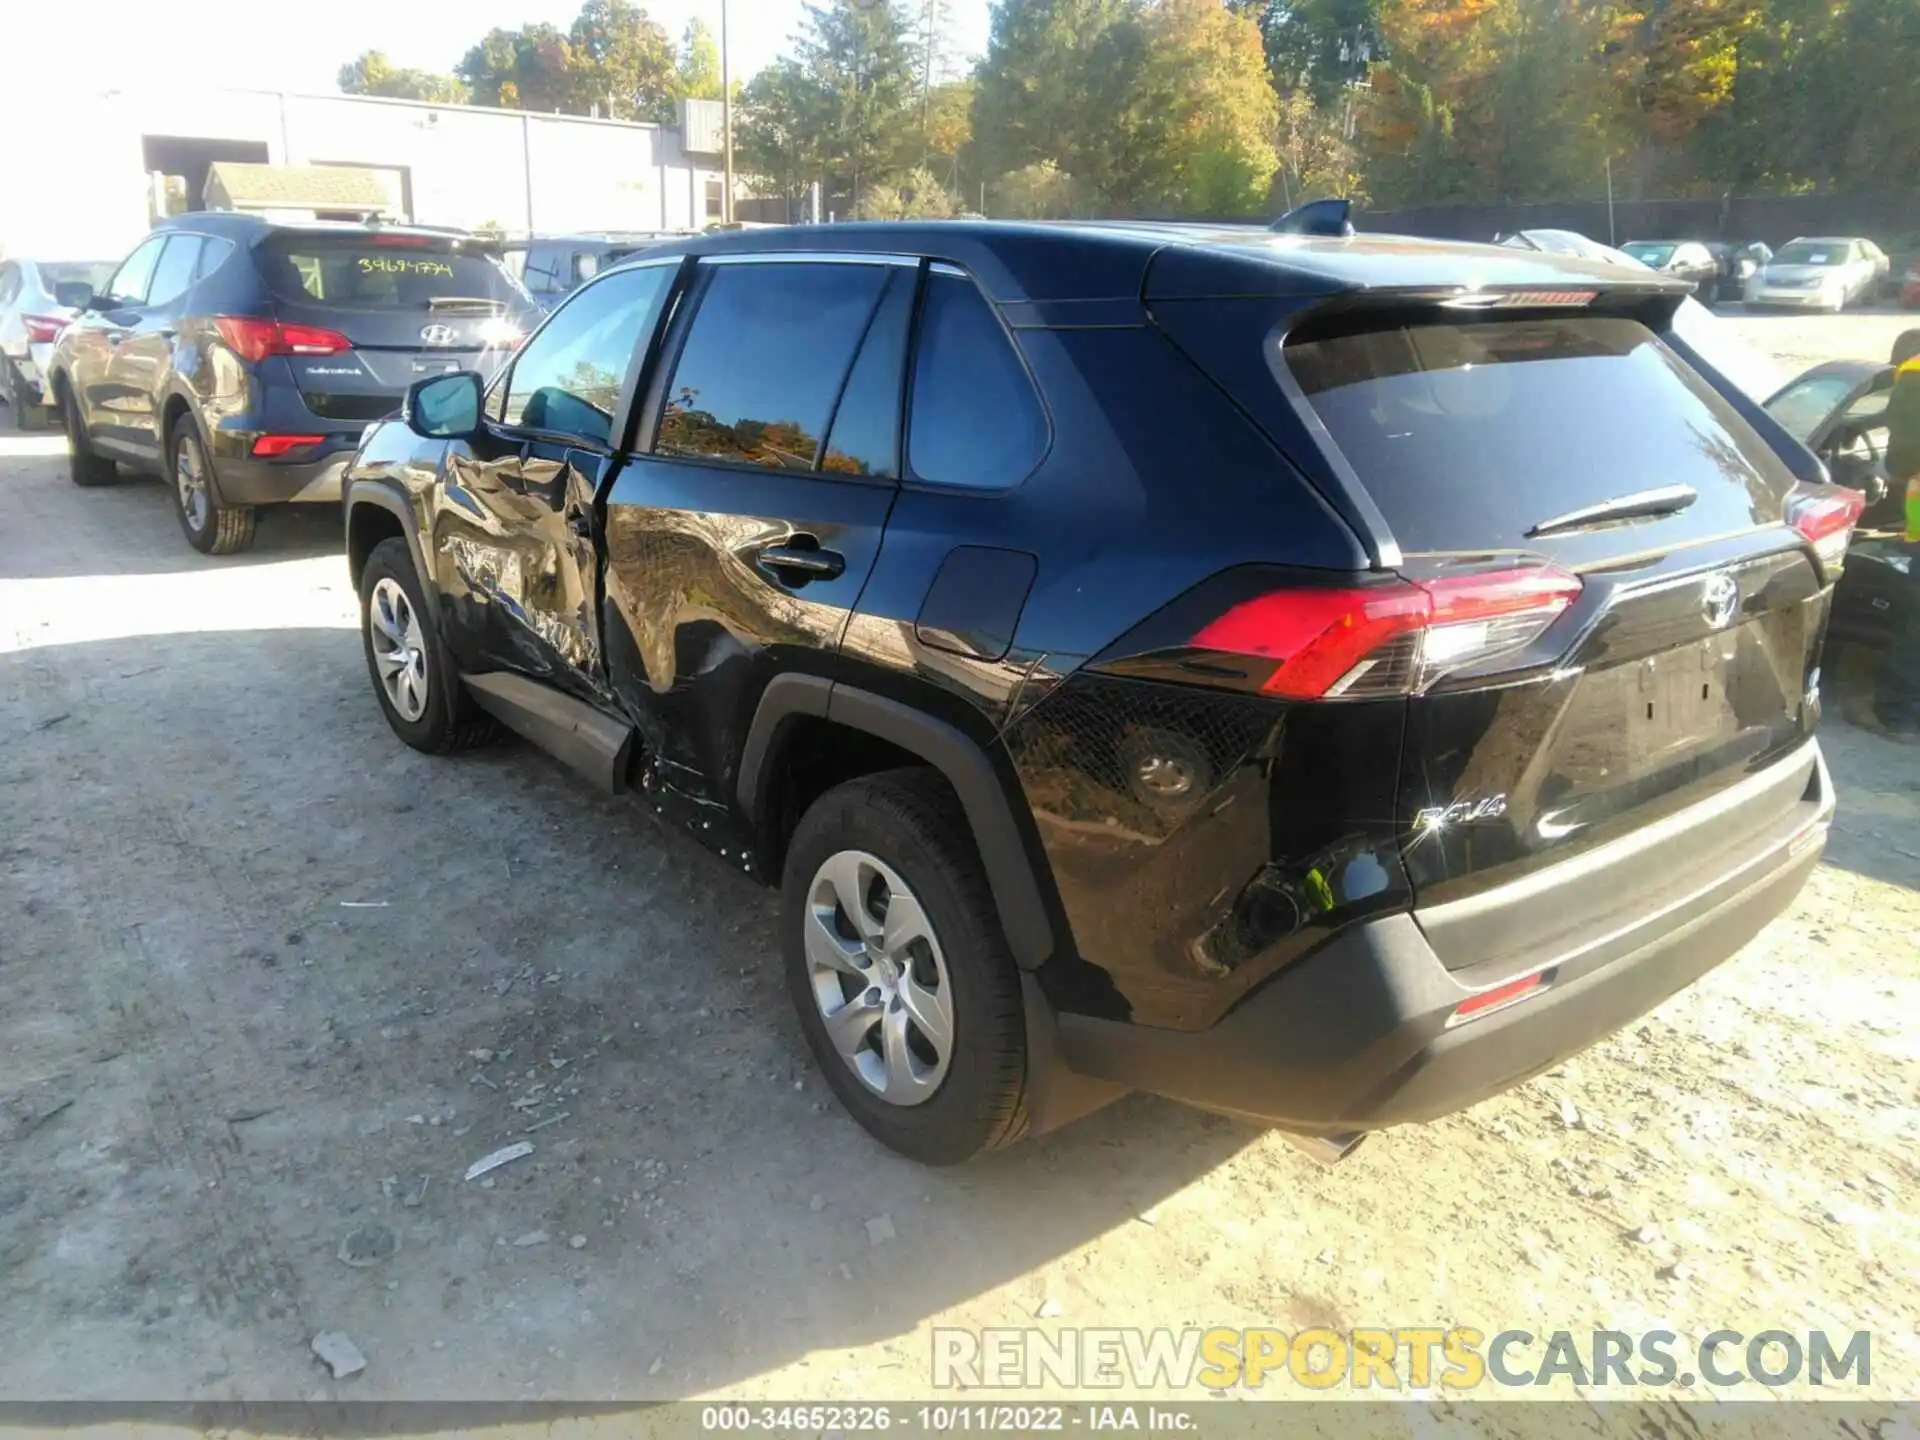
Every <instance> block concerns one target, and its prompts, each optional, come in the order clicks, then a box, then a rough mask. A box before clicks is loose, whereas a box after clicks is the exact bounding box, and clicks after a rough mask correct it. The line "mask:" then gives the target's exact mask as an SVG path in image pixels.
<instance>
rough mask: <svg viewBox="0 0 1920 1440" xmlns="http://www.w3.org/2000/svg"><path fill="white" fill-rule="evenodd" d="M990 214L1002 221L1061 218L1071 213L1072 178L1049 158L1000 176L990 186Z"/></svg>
mask: <svg viewBox="0 0 1920 1440" xmlns="http://www.w3.org/2000/svg"><path fill="white" fill-rule="evenodd" d="M993 213H994V215H995V216H996V217H998V218H1000V219H1003V220H1061V219H1064V218H1066V217H1067V216H1069V215H1071V214H1072V213H1073V177H1072V176H1071V175H1068V174H1067V173H1066V172H1065V171H1063V170H1062V169H1061V168H1060V167H1059V166H1058V165H1056V164H1054V163H1053V162H1052V161H1051V160H1039V161H1035V162H1034V163H1033V164H1031V165H1022V166H1021V167H1020V168H1019V169H1018V170H1012V171H1009V172H1008V173H1007V174H1005V175H1002V176H1001V177H1000V179H999V181H998V182H997V183H996V184H995V185H994V186H993Z"/></svg>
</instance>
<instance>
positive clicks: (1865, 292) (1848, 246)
mask: <svg viewBox="0 0 1920 1440" xmlns="http://www.w3.org/2000/svg"><path fill="white" fill-rule="evenodd" d="M1892 268H1893V262H1892V261H1891V260H1889V259H1888V258H1887V253H1886V251H1884V250H1882V249H1881V248H1880V247H1879V246H1878V245H1876V244H1874V243H1873V242H1872V241H1871V240H1863V239H1861V238H1860V237H1858V236H1824V237H1820V238H1815V239H1805V238H1802V239H1799V240H1790V241H1788V242H1787V243H1786V244H1785V245H1782V246H1781V247H1780V248H1779V249H1778V250H1776V251H1774V252H1773V259H1771V260H1769V261H1768V262H1767V263H1766V264H1765V265H1763V266H1762V267H1761V268H1760V269H1759V270H1758V271H1756V272H1755V273H1754V275H1753V276H1752V277H1751V278H1750V279H1748V281H1747V288H1746V295H1745V299H1746V303H1747V305H1748V306H1749V307H1750V308H1753V309H1766V308H1770V307H1779V308H1783V309H1788V308H1790V309H1794V310H1826V311H1831V312H1832V313H1834V314H1836V315H1837V314H1838V313H1839V312H1840V311H1842V310H1844V309H1846V308H1847V306H1849V305H1853V304H1856V303H1858V302H1859V301H1862V300H1871V299H1872V298H1873V297H1874V296H1875V295H1877V294H1879V292H1880V290H1881V288H1882V287H1883V286H1884V285H1885V284H1886V281H1887V276H1888V273H1889V272H1890V271H1891V270H1892Z"/></svg>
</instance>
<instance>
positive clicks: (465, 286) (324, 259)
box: [253, 234, 520, 311]
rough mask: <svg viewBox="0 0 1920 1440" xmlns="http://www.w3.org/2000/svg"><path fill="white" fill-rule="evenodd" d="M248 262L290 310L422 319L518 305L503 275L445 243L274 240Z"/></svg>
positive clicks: (341, 238)
mask: <svg viewBox="0 0 1920 1440" xmlns="http://www.w3.org/2000/svg"><path fill="white" fill-rule="evenodd" d="M253 258H254V263H255V264H256V265H257V266H258V267H259V269H260V274H261V276H262V277H263V278H264V279H265V280H266V282H267V288H268V289H270V290H272V291H273V294H274V298H276V299H279V300H286V301H292V302H293V303H295V304H309V305H314V304H318V305H338V306H341V307H343V308H345V309H351V310H402V311H404V310H412V311H426V310H431V309H437V308H444V307H448V306H450V305H452V304H453V303H454V302H458V301H461V300H469V301H474V302H479V303H486V302H491V303H492V304H493V306H494V307H495V308H507V307H512V306H515V305H516V304H517V303H518V301H519V299H520V292H519V287H518V286H517V285H516V283H515V282H514V280H513V278H512V277H511V276H509V275H508V274H507V273H506V271H504V270H502V269H501V268H500V267H499V266H498V265H496V264H494V263H493V261H491V260H489V259H487V258H486V257H485V256H482V255H473V254H468V253H466V252H464V251H461V250H458V249H456V248H454V246H453V244H452V243H451V242H448V241H431V240H430V241H427V242H425V243H420V242H418V241H417V240H416V239H415V238H414V237H412V236H393V237H390V238H388V239H385V240H381V239H369V238H362V237H359V236H353V235H299V234H291V235H276V236H273V237H272V238H271V239H269V240H267V241H265V242H264V243H262V244H261V246H260V247H259V248H258V249H257V250H255V251H254V257H253Z"/></svg>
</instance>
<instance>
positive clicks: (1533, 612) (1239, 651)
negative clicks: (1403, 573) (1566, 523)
mask: <svg viewBox="0 0 1920 1440" xmlns="http://www.w3.org/2000/svg"><path fill="white" fill-rule="evenodd" d="M1579 595H1580V580H1579V577H1578V576H1575V575H1571V574H1569V573H1568V572H1567V571H1565V570H1561V569H1559V568H1558V567H1557V566H1553V565H1546V564H1531V565H1519V566H1511V567H1507V568H1503V569H1497V570H1479V571H1471V572H1464V573H1453V574H1438V575H1435V576H1432V577H1423V578H1420V579H1404V580H1395V581H1392V582H1389V583H1387V584H1383V585H1371V586H1351V587H1348V586H1342V587H1339V588H1334V589H1298V590H1282V591H1277V592H1275V593H1273V594H1270V595H1262V596H1259V597H1258V598H1257V599H1253V600H1249V601H1246V602H1245V603H1243V604H1240V605H1236V606H1234V607H1233V609H1231V610H1229V611H1227V613H1226V614H1224V615H1222V616H1221V617H1220V618H1219V619H1217V620H1215V621H1213V622H1212V623H1210V624H1208V625H1207V626H1205V627H1204V628H1202V629H1201V630H1200V632H1199V633H1198V634H1196V635H1195V636H1194V637H1193V640H1192V644H1193V645H1194V646H1195V647H1196V648H1198V649H1202V650H1220V651H1225V652H1227V653H1229V654H1233V655H1254V656H1259V657H1262V658H1265V659H1271V660H1274V661H1276V662H1278V663H1277V664H1276V665H1275V668H1274V671H1273V674H1272V675H1270V676H1269V677H1268V678H1267V680H1266V683H1265V684H1263V685H1262V686H1261V687H1260V688H1261V690H1262V691H1263V692H1264V693H1266V694H1268V695H1281V696H1285V697H1287V698H1289V699H1295V700H1334V699H1353V700H1357V699H1371V698H1375V697H1378V696H1382V695H1412V694H1418V693H1419V692H1420V691H1422V690H1425V689H1426V688H1427V687H1428V686H1430V685H1432V684H1433V683H1434V682H1435V681H1436V680H1439V679H1440V678H1441V677H1442V676H1443V675H1446V674H1447V673H1449V672H1450V671H1454V670H1460V669H1464V668H1466V667H1468V666H1473V665H1479V664H1482V663H1484V662H1486V661H1488V660H1492V659H1496V658H1498V657H1499V656H1501V655H1505V654H1510V653H1512V652H1513V651H1515V650H1519V649H1522V648H1524V647H1525V646H1527V645H1530V644H1532V643H1533V641H1534V640H1536V639H1538V638H1539V636H1540V634H1541V633H1542V632H1543V631H1544V630H1545V629H1546V628H1547V627H1548V626H1549V625H1551V624H1552V623H1553V622H1554V621H1555V620H1557V619H1559V618H1560V616H1561V615H1562V614H1564V613H1565V612H1566V610H1567V608H1568V607H1569V606H1571V605H1572V604H1573V602H1574V601H1575V600H1576V599H1577V598H1578V597H1579Z"/></svg>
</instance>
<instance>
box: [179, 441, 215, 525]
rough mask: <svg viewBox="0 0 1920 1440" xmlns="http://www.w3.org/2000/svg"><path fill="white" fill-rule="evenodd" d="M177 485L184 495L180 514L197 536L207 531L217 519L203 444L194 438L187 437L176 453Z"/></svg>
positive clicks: (182, 495) (181, 495) (181, 496)
mask: <svg viewBox="0 0 1920 1440" xmlns="http://www.w3.org/2000/svg"><path fill="white" fill-rule="evenodd" d="M173 483H174V485H175V486H176V487H177V488H178V489H179V491H180V513H181V514H182V515H185V516H186V517H187V525H188V528H190V529H192V530H193V531H194V532H195V533H196V534H197V533H198V532H200V531H202V530H205V529H206V528H207V521H208V520H209V519H210V518H211V517H212V515H213V492H212V490H211V489H209V488H208V485H207V462H206V458H205V457H204V456H203V455H201V453H200V442H199V441H197V440H195V439H194V438H193V437H192V436H191V435H188V436H185V437H183V438H182V439H181V441H180V443H179V445H178V446H176V447H175V449H174V456H173Z"/></svg>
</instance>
